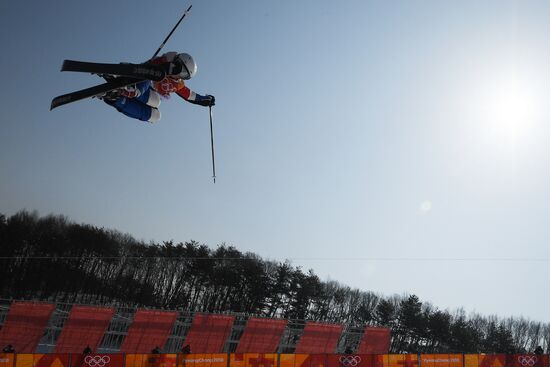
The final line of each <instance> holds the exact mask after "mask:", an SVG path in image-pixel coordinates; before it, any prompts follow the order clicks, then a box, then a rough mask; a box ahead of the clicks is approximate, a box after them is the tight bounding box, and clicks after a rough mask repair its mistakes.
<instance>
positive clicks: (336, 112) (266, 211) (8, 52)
mask: <svg viewBox="0 0 550 367" xmlns="http://www.w3.org/2000/svg"><path fill="white" fill-rule="evenodd" d="M188 5H189V2H186V1H175V0H166V1H162V2H157V1H127V0H121V1H114V2H113V1H94V2H90V1H68V0H59V1H56V2H55V5H54V4H52V3H50V2H44V1H33V2H28V1H3V2H1V3H0V40H1V43H0V44H1V45H2V48H3V51H2V54H3V56H2V57H1V58H0V70H2V76H3V82H4V87H3V89H2V92H1V94H0V100H1V108H0V175H1V177H0V212H3V213H5V214H8V215H11V214H13V213H15V212H16V211H18V210H20V209H22V208H26V209H29V210H34V209H36V210H38V211H39V213H40V214H42V215H45V214H49V213H56V214H65V215H67V216H68V217H70V218H71V219H73V220H75V221H77V222H85V223H91V224H94V225H97V226H105V227H108V228H115V229H118V230H121V231H123V232H128V233H130V234H132V235H133V236H134V237H136V238H138V239H143V240H145V241H149V240H154V241H162V240H170V239H173V240H175V241H188V240H191V239H193V240H196V241H199V242H202V243H206V244H208V245H210V246H212V247H215V246H216V245H217V244H220V243H222V242H225V243H228V244H233V245H235V246H236V247H238V248H239V249H241V250H243V251H253V252H256V253H258V254H259V255H261V256H263V257H264V258H271V259H285V258H290V259H294V260H293V263H294V264H295V265H302V266H304V268H306V269H307V268H313V269H314V270H315V272H316V273H317V274H319V275H320V276H321V278H322V279H325V280H326V279H334V280H338V281H341V282H342V283H345V284H348V285H350V286H352V287H358V288H361V289H365V290H372V291H376V292H380V293H382V294H385V295H391V294H394V293H398V294H401V293H403V292H408V293H415V294H417V295H418V296H420V298H421V299H422V300H424V301H431V302H432V303H434V304H435V305H436V306H438V307H440V308H447V307H449V308H451V309H453V308H456V307H459V306H464V307H465V309H466V310H467V311H477V312H480V313H483V314H487V315H489V314H498V315H501V316H508V315H515V316H519V315H524V316H526V317H529V318H532V319H535V320H538V321H550V317H549V316H548V311H547V309H548V305H549V304H550V295H549V293H548V292H547V290H548V286H547V285H548V278H549V270H548V269H549V268H550V261H548V260H546V261H539V262H536V261H519V260H517V259H521V258H529V259H537V258H538V259H550V249H549V239H550V226H549V225H548V224H549V221H548V218H550V175H549V172H550V171H549V169H548V167H549V164H548V163H549V158H548V157H549V156H550V152H549V149H550V148H549V147H550V128H549V124H548V123H549V113H550V110H549V105H548V100H549V96H550V93H549V81H550V68H549V66H548V65H550V63H549V59H550V53H549V51H548V50H549V48H548V45H549V44H550V22H548V19H550V3H549V2H547V1H483V2H479V1H459V2H450V1H408V0H407V1H391V2H389V1H351V0H350V1H343V2H335V1H324V0H300V1H290V0H289V1H275V0H254V1H221V0H220V1H204V0H201V1H195V2H194V3H193V10H192V13H191V15H190V17H189V18H188V19H186V20H185V22H184V23H183V24H182V25H181V28H180V29H178V31H177V32H176V33H175V34H174V36H173V38H172V39H171V40H170V41H169V43H168V44H167V46H166V48H165V50H166V51H168V50H178V51H186V52H189V53H191V54H192V55H193V56H194V57H195V59H196V60H197V62H198V65H199V69H198V74H197V75H196V77H195V78H194V79H193V80H191V81H190V82H189V83H188V85H189V86H190V87H191V88H192V89H194V90H195V91H197V92H199V93H211V94H214V95H215V96H216V98H217V105H216V107H215V108H214V126H215V142H216V154H217V155H216V158H217V161H216V163H217V174H218V180H217V183H216V184H215V185H214V184H213V183H212V180H211V177H210V176H211V166H210V164H211V162H210V136H209V125H208V110H207V109H205V108H202V107H199V106H195V105H191V104H188V103H185V102H184V101H181V100H180V99H179V98H172V99H171V100H168V101H164V102H163V105H162V106H161V110H162V113H163V118H162V120H161V121H160V122H159V123H158V124H157V125H154V126H152V125H147V124H145V123H141V122H138V121H134V120H130V119H128V118H126V117H124V116H123V115H121V114H118V113H117V112H116V111H115V110H114V109H112V108H110V107H109V106H107V105H105V104H103V103H101V102H100V101H97V100H86V101H81V102H77V103H74V104H71V105H67V106H63V107H60V108H59V109H56V110H54V111H52V112H50V111H49V110H48V109H49V105H50V101H51V99H52V98H53V97H54V96H56V95H59V94H63V93H66V92H69V91H72V90H76V89H80V88H84V87H87V86H91V85H94V84H96V83H97V82H99V81H100V80H99V78H97V77H94V76H91V75H86V74H76V73H60V72H59V68H60V66H61V63H62V60H63V59H76V60H86V61H98V62H120V61H129V62H140V61H143V60H145V59H147V58H148V57H150V56H151V55H152V53H153V52H154V51H155V50H156V48H157V47H158V46H159V44H160V42H161V41H162V39H163V38H164V37H165V35H166V34H167V33H168V31H169V30H170V29H171V27H172V26H173V24H174V23H175V22H176V21H177V19H178V18H179V16H180V14H181V12H182V11H183V10H184V9H185V8H186V7H187V6H188ZM365 258H389V259H394V260H386V261H381V260H377V261H374V260H369V261H367V260H365ZM404 258H420V259H434V258H437V259H439V260H422V261H405V260H396V259H404ZM462 258H469V259H477V260H475V261H474V260H465V261H458V260H456V259H462ZM486 258H488V259H493V260H483V259H486ZM452 259H455V260H452ZM494 259H516V261H502V260H501V261H497V260H494Z"/></svg>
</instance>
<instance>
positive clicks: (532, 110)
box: [478, 77, 539, 143]
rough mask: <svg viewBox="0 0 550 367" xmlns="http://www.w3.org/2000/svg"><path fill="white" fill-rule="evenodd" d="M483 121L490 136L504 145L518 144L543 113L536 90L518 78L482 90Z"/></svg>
mask: <svg viewBox="0 0 550 367" xmlns="http://www.w3.org/2000/svg"><path fill="white" fill-rule="evenodd" d="M478 103H479V106H480V108H479V111H481V116H478V117H479V118H480V119H481V120H482V123H483V125H484V126H485V128H486V129H487V132H488V133H489V134H490V135H491V137H492V138H494V139H499V140H504V141H502V142H503V143H516V142H517V141H518V139H520V138H521V137H522V136H523V135H524V134H526V133H527V132H528V130H529V129H530V127H531V126H532V125H533V122H534V121H535V119H536V118H537V116H538V113H539V111H538V110H539V103H538V100H537V93H535V91H534V87H533V86H532V85H530V84H529V83H527V82H526V81H525V80H521V79H518V78H516V77H509V78H502V79H501V80H497V81H493V82H492V83H487V85H484V86H482V93H481V95H480V96H479V100H478Z"/></svg>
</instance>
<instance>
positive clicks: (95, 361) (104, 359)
mask: <svg viewBox="0 0 550 367" xmlns="http://www.w3.org/2000/svg"><path fill="white" fill-rule="evenodd" d="M84 362H85V363H86V364H87V365H88V366H90V367H104V366H106V365H107V364H109V362H111V357H109V356H87V357H86V358H84Z"/></svg>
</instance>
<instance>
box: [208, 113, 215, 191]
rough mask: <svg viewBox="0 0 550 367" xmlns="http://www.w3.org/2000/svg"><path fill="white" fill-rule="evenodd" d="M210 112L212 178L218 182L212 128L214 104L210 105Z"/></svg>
mask: <svg viewBox="0 0 550 367" xmlns="http://www.w3.org/2000/svg"><path fill="white" fill-rule="evenodd" d="M208 109H209V112H210V145H211V146H212V178H213V179H214V183H216V163H215V162H214V130H213V129H212V106H208Z"/></svg>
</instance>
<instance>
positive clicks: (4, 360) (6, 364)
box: [0, 353, 15, 367]
mask: <svg viewBox="0 0 550 367" xmlns="http://www.w3.org/2000/svg"><path fill="white" fill-rule="evenodd" d="M14 362H15V354H13V353H0V367H13V365H14Z"/></svg>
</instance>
